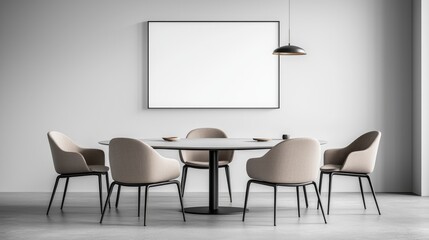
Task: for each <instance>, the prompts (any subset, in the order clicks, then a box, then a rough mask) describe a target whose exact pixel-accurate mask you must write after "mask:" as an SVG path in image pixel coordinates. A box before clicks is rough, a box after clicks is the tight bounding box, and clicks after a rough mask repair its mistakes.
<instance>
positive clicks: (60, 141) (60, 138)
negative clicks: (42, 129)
mask: <svg viewBox="0 0 429 240" xmlns="http://www.w3.org/2000/svg"><path fill="white" fill-rule="evenodd" d="M48 141H49V146H50V147H51V153H52V160H53V161H54V167H55V171H56V172H57V173H59V174H63V173H75V172H87V171H89V169H88V168H87V167H86V166H85V164H79V163H80V162H79V163H78V164H74V162H73V161H72V160H71V159H73V156H72V157H70V156H69V155H68V154H67V153H79V151H80V149H81V148H80V147H79V146H78V145H76V144H75V143H74V142H73V141H72V140H71V139H70V138H69V137H67V136H66V135H64V134H63V133H60V132H56V131H50V132H48ZM82 159H83V158H82ZM69 160H70V161H69ZM83 162H84V160H83Z"/></svg>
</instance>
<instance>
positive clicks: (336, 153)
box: [319, 131, 381, 215]
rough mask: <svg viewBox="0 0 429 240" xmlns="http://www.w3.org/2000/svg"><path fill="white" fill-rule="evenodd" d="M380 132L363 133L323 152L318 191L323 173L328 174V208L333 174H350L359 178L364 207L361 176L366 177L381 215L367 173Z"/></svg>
mask: <svg viewBox="0 0 429 240" xmlns="http://www.w3.org/2000/svg"><path fill="white" fill-rule="evenodd" d="M380 139H381V132H379V131H371V132H367V133H365V134H363V135H362V136H360V137H358V138H357V139H356V140H354V141H353V142H352V143H351V144H349V145H348V146H347V147H345V148H338V149H328V150H326V151H325V153H324V165H323V166H322V167H321V168H320V180H319V191H320V192H321V191H322V179H323V175H324V174H328V175H329V190H328V210H327V213H328V214H329V210H330V202H331V190H332V178H333V176H334V175H342V176H352V177H358V178H359V186H360V191H361V195H362V200H363V205H364V208H365V209H366V203H365V195H364V192H363V188H362V180H361V178H362V177H363V178H366V179H368V183H369V186H370V188H371V192H372V195H373V197H374V201H375V204H376V206H377V210H378V214H379V215H381V212H380V208H379V207H378V203H377V198H376V197H375V192H374V188H373V186H372V183H371V178H370V177H369V174H370V173H372V172H373V171H374V167H375V161H376V159H377V151H378V146H379V144H380Z"/></svg>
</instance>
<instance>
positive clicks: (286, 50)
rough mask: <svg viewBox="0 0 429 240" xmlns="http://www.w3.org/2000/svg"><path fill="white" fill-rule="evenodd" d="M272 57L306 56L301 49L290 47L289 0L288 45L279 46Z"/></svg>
mask: <svg viewBox="0 0 429 240" xmlns="http://www.w3.org/2000/svg"><path fill="white" fill-rule="evenodd" d="M273 54H274V55H281V56H286V55H289V56H292V55H307V53H306V52H305V50H304V49H303V48H300V47H298V46H294V45H290V0H289V44H288V45H285V46H281V47H279V48H277V49H275V50H274V52H273Z"/></svg>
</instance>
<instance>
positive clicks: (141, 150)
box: [100, 138, 186, 226]
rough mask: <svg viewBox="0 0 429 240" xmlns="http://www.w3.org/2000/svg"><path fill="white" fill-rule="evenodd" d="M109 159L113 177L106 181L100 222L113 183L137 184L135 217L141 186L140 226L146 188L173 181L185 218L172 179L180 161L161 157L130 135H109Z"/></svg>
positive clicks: (147, 191) (178, 174)
mask: <svg viewBox="0 0 429 240" xmlns="http://www.w3.org/2000/svg"><path fill="white" fill-rule="evenodd" d="M109 160H110V167H111V172H112V178H113V180H114V181H113V182H112V184H111V185H110V188H109V193H108V195H107V199H106V204H105V205H104V210H103V213H102V215H101V219H100V223H102V222H103V217H104V213H105V211H106V206H107V202H108V200H109V199H110V196H111V194H112V190H113V187H114V186H115V185H118V186H127V187H138V190H139V193H138V216H139V217H140V195H141V187H142V186H144V187H145V200H144V226H146V209H147V198H148V194H149V188H151V187H157V186H164V185H168V184H175V185H176V186H177V191H178V193H179V200H180V206H181V208H182V215H183V221H186V220H185V212H184V210H183V202H182V196H181V194H180V183H179V181H177V180H173V179H175V178H177V177H179V176H180V165H179V162H178V161H177V160H175V159H170V158H165V157H163V156H161V155H160V154H159V153H158V152H157V151H155V150H154V149H153V148H152V147H151V146H149V145H147V144H145V143H144V142H142V141H140V140H137V139H131V138H114V139H112V140H111V141H110V143H109Z"/></svg>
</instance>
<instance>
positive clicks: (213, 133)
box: [179, 128, 234, 202]
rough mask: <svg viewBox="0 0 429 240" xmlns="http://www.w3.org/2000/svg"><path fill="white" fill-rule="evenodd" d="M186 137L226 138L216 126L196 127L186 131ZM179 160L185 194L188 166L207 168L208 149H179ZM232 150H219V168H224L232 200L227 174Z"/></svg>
mask: <svg viewBox="0 0 429 240" xmlns="http://www.w3.org/2000/svg"><path fill="white" fill-rule="evenodd" d="M186 138H227V136H226V134H225V133H224V132H223V131H222V130H220V129H217V128H197V129H194V130H192V131H190V132H189V133H188V135H187V136H186ZM179 154H180V160H181V161H182V162H183V164H184V165H183V169H182V196H183V195H184V194H185V184H186V176H187V174H188V168H197V169H208V168H209V152H208V151H179ZM233 156H234V151H232V150H230V151H219V154H218V159H219V168H225V175H226V180H227V183H228V192H229V200H230V201H231V202H232V194H231V180H230V176H229V166H228V164H229V163H230V162H231V161H232V158H233Z"/></svg>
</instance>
